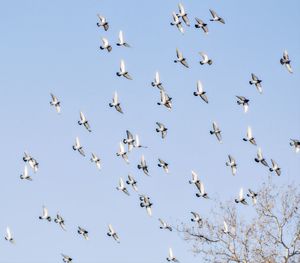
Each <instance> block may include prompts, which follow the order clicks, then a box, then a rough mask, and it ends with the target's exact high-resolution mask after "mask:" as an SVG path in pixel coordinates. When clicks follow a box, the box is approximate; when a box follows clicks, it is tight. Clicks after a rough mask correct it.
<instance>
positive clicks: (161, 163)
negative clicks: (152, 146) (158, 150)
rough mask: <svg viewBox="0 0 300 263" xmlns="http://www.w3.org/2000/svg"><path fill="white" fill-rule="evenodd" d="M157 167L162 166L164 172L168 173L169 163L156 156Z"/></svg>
mask: <svg viewBox="0 0 300 263" xmlns="http://www.w3.org/2000/svg"><path fill="white" fill-rule="evenodd" d="M158 162H159V163H158V164H157V165H158V167H162V168H163V169H164V171H165V172H166V173H169V164H168V163H166V162H165V161H163V160H162V159H160V158H158Z"/></svg>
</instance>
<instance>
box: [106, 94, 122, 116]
mask: <svg viewBox="0 0 300 263" xmlns="http://www.w3.org/2000/svg"><path fill="white" fill-rule="evenodd" d="M109 107H115V109H116V110H117V111H118V112H120V113H123V111H122V108H121V105H120V102H119V98H118V93H117V92H116V91H115V93H114V97H113V99H112V103H109Z"/></svg>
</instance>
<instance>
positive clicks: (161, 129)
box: [156, 122, 168, 139]
mask: <svg viewBox="0 0 300 263" xmlns="http://www.w3.org/2000/svg"><path fill="white" fill-rule="evenodd" d="M156 125H157V126H158V128H156V132H160V133H161V137H162V139H164V138H166V135H167V131H168V128H166V126H165V125H164V124H162V123H160V122H156Z"/></svg>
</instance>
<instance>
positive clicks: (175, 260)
mask: <svg viewBox="0 0 300 263" xmlns="http://www.w3.org/2000/svg"><path fill="white" fill-rule="evenodd" d="M167 261H169V262H170V261H172V262H179V260H178V259H177V258H175V256H174V255H173V250H172V248H169V256H168V257H167Z"/></svg>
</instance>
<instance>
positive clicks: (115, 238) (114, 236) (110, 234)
mask: <svg viewBox="0 0 300 263" xmlns="http://www.w3.org/2000/svg"><path fill="white" fill-rule="evenodd" d="M107 235H108V236H109V237H113V239H114V240H116V241H117V242H118V243H120V238H119V236H118V234H117V233H116V232H115V230H114V229H113V227H112V225H111V224H109V225H108V232H107Z"/></svg>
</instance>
